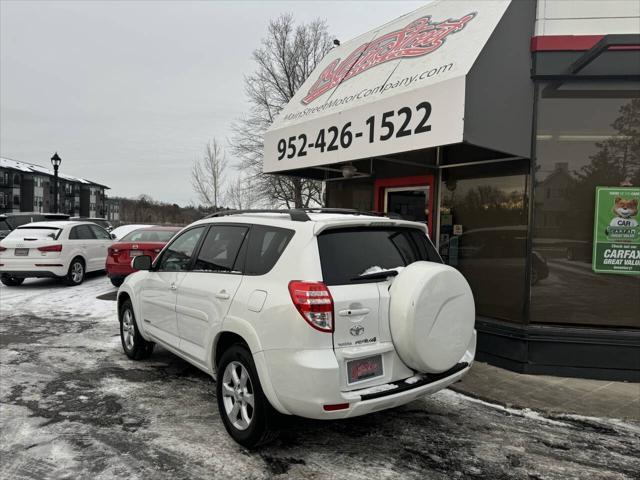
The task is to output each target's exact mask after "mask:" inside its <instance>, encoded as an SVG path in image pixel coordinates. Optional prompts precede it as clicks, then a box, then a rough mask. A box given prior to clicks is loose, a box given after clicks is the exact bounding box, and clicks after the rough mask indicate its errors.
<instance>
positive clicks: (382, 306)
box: [118, 210, 476, 447]
mask: <svg viewBox="0 0 640 480" xmlns="http://www.w3.org/2000/svg"><path fill="white" fill-rule="evenodd" d="M133 264H134V267H135V268H137V269H139V270H142V271H140V272H137V273H134V274H133V275H130V276H129V277H127V280H126V281H125V283H124V284H123V285H122V286H121V287H120V290H119V291H118V311H119V319H120V333H121V338H122V345H123V348H124V351H125V353H126V354H127V355H128V356H129V357H130V358H132V359H136V360H139V359H142V358H145V357H147V356H148V355H150V354H151V352H152V351H153V347H154V344H155V343H158V344H161V345H162V346H164V347H166V348H167V349H169V350H170V351H172V352H173V353H175V354H177V355H179V356H180V357H182V358H184V359H185V360H186V361H188V362H190V363H192V364H193V365H195V366H197V367H198V368H200V369H202V370H203V371H205V372H207V373H209V374H211V375H213V376H214V377H216V376H217V383H216V396H217V400H218V407H219V410H220V414H221V417H222V419H223V422H224V425H225V427H226V429H227V431H228V432H229V434H230V435H231V436H232V437H233V438H234V439H235V440H236V441H237V442H238V443H240V444H242V445H244V446H247V447H253V446H256V445H258V444H260V443H262V442H264V441H265V440H266V439H267V438H269V437H270V436H271V433H272V432H273V428H274V425H273V418H274V414H275V412H276V411H277V412H280V413H281V414H291V415H299V416H303V417H309V418H316V419H337V418H345V417H353V416H357V415H363V414H366V413H369V412H373V411H378V410H382V409H386V408H391V407H396V406H398V405H402V404H405V403H407V402H410V401H412V400H414V399H416V398H417V397H419V396H421V395H425V394H428V393H432V392H435V391H438V390H441V389H443V388H445V387H446V386H447V385H449V384H451V383H453V382H455V381H456V380H458V379H459V378H461V377H462V376H463V375H464V374H465V373H466V372H467V371H468V370H469V368H470V366H471V363H472V362H473V358H474V355H475V345H476V334H475V330H474V321H475V310H474V303H473V296H472V294H471V290H470V289H469V286H468V284H467V282H466V281H465V279H464V278H463V277H462V275H461V274H460V273H459V272H458V271H457V270H455V269H453V268H451V267H448V266H446V265H443V264H442V261H441V259H440V257H439V256H438V254H437V252H436V250H435V248H434V247H433V245H432V244H431V242H430V241H429V239H428V237H427V234H426V229H425V226H424V225H423V224H419V223H414V222H407V221H403V220H395V219H389V218H381V217H377V216H370V215H362V214H355V213H353V214H351V213H349V214H343V213H328V212H327V211H321V212H314V211H309V212H305V211H301V210H291V211H286V212H285V213H254V212H252V213H236V214H227V215H226V216H217V217H213V218H207V219H204V220H201V221H198V222H195V223H193V224H191V225H189V226H188V227H186V228H185V229H184V230H182V231H181V232H180V233H179V234H177V235H176V236H175V237H174V239H173V240H172V241H171V242H170V243H169V244H168V245H167V246H166V247H165V248H164V250H163V251H162V252H161V253H160V254H159V255H158V257H157V258H156V260H155V262H154V263H153V265H152V264H151V258H150V257H145V256H139V257H136V258H135V259H134V260H133Z"/></svg>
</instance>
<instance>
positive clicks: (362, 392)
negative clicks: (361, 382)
mask: <svg viewBox="0 0 640 480" xmlns="http://www.w3.org/2000/svg"><path fill="white" fill-rule="evenodd" d="M396 388H398V386H397V385H394V384H392V383H385V384H384V385H377V386H375V387H371V388H365V389H363V390H358V394H359V395H371V394H372V393H381V392H387V391H389V390H394V389H396Z"/></svg>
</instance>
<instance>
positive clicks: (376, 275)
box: [351, 270, 398, 282]
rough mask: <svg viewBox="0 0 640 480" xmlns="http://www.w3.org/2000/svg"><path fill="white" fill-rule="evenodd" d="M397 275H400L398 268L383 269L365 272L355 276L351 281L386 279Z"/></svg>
mask: <svg viewBox="0 0 640 480" xmlns="http://www.w3.org/2000/svg"><path fill="white" fill-rule="evenodd" d="M396 275H398V271H397V270H381V271H379V272H373V273H363V274H362V275H358V276H357V277H353V278H352V279H351V281H352V282H356V281H358V280H377V279H380V280H384V279H385V278H388V277H395V276H396Z"/></svg>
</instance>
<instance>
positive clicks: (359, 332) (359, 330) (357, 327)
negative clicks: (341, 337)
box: [349, 325, 364, 337]
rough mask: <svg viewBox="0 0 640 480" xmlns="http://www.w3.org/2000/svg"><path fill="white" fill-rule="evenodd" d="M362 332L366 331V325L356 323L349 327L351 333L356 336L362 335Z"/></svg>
mask: <svg viewBox="0 0 640 480" xmlns="http://www.w3.org/2000/svg"><path fill="white" fill-rule="evenodd" d="M362 332H364V327H363V326H362V325H354V326H353V327H351V328H350V329H349V333H350V334H351V335H353V336H354V337H357V336H359V335H362Z"/></svg>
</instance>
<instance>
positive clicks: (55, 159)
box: [51, 152, 62, 213]
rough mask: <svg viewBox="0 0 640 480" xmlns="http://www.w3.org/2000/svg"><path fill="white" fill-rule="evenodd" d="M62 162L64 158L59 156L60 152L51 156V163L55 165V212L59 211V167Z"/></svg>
mask: <svg viewBox="0 0 640 480" xmlns="http://www.w3.org/2000/svg"><path fill="white" fill-rule="evenodd" d="M61 163H62V159H61V158H60V157H59V156H58V152H56V153H54V154H53V157H51V165H53V181H54V186H53V213H58V167H59V166H60V164H61Z"/></svg>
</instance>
